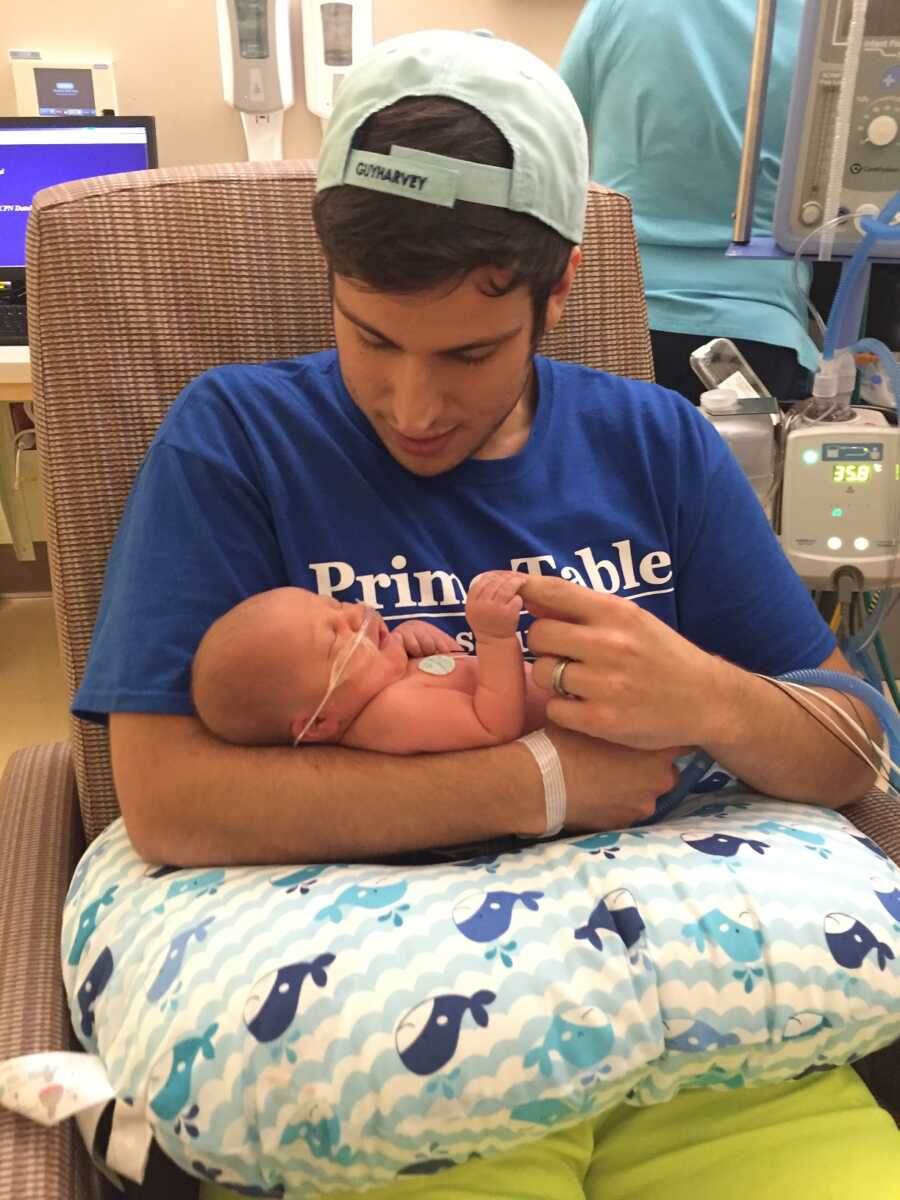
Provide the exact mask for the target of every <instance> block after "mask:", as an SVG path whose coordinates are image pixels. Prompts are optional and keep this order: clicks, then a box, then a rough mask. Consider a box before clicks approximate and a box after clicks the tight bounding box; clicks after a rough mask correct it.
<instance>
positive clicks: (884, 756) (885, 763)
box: [782, 681, 897, 775]
mask: <svg viewBox="0 0 900 1200" xmlns="http://www.w3.org/2000/svg"><path fill="white" fill-rule="evenodd" d="M782 682H785V681H782ZM787 686H788V687H789V688H790V687H798V688H805V686H806V685H805V684H802V683H788V684H787ZM807 690H808V691H809V692H810V693H811V696H810V703H811V704H812V706H813V707H816V703H817V702H818V703H821V704H826V705H827V706H828V707H829V708H832V709H834V711H835V712H837V713H838V714H840V715H841V716H842V717H843V718H844V720H845V721H846V722H847V724H848V725H850V726H851V728H852V729H853V730H854V731H855V732H856V733H858V734H859V735H860V737H862V738H864V739H865V741H866V742H867V743H868V746H869V748H870V749H871V750H872V751H874V753H875V754H876V755H877V756H878V758H879V759H880V760H881V768H878V767H876V765H875V764H874V763H873V762H872V761H871V759H869V758H868V757H867V756H866V754H865V751H864V750H863V749H862V747H861V746H858V745H856V743H852V742H850V741H848V740H847V734H846V732H845V731H843V730H840V731H839V729H838V727H837V725H836V723H835V722H834V720H833V718H832V717H829V715H828V714H827V713H826V712H823V711H822V710H819V712H818V716H820V717H821V718H822V720H823V721H827V722H828V723H829V724H830V725H831V727H832V728H833V729H834V731H835V733H836V734H837V735H838V736H840V737H841V739H842V740H843V741H845V743H846V744H847V745H848V746H850V747H851V748H853V749H855V750H856V751H857V752H858V754H859V756H860V758H863V759H864V760H865V762H866V763H867V764H868V765H869V766H870V767H871V768H872V770H873V771H875V772H876V773H877V774H879V775H881V774H882V772H883V771H884V770H885V769H887V770H890V769H892V768H894V769H896V766H897V764H896V763H895V762H894V760H893V759H892V758H891V756H890V755H889V754H888V753H887V751H886V750H884V749H883V748H882V747H881V746H879V745H878V743H877V742H876V741H875V740H874V739H873V738H871V737H870V736H869V734H868V733H867V732H866V731H865V729H863V728H862V727H861V726H860V725H859V724H858V723H857V722H856V721H854V720H853V718H852V717H851V716H850V714H849V713H846V712H844V710H843V709H842V708H841V706H840V705H839V704H835V702H834V701H833V700H830V699H829V698H828V697H827V696H823V695H822V693H821V692H818V691H816V689H815V688H809V689H807ZM810 711H811V710H810Z"/></svg>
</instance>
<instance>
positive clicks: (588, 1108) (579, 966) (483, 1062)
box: [63, 794, 900, 1198]
mask: <svg viewBox="0 0 900 1200" xmlns="http://www.w3.org/2000/svg"><path fill="white" fill-rule="evenodd" d="M887 802H888V801H886V803H887ZM63 970H64V975H65V981H66V987H67V990H68V995H69V999H70V1005H71V1013H72V1020H73V1023H74V1027H75V1030H76V1032H77V1034H78V1036H79V1038H80V1040H81V1042H82V1044H83V1046H84V1048H85V1050H87V1051H89V1052H90V1053H91V1054H93V1055H98V1056H99V1059H100V1060H101V1061H102V1064H103V1067H104V1068H105V1071H106V1073H107V1075H108V1077H109V1081H110V1084H111V1087H112V1088H113V1090H114V1092H115V1095H116V1096H117V1098H118V1099H119V1101H120V1102H121V1103H123V1104H126V1105H127V1106H128V1107H129V1109H130V1112H131V1115H132V1117H133V1118H135V1119H140V1120H142V1121H144V1122H146V1124H147V1126H148V1127H149V1129H151V1130H152V1133H153V1136H154V1137H155V1138H156V1140H157V1142H158V1143H159V1145H160V1147H161V1148H162V1150H163V1151H164V1152H165V1153H167V1154H168V1155H169V1156H170V1157H171V1158H172V1159H174V1160H175V1161H176V1162H177V1163H178V1164H179V1165H180V1166H182V1167H183V1168H184V1169H185V1170H186V1171H188V1172H190V1173H192V1174H193V1175H195V1176H197V1177H199V1178H203V1179H210V1180H216V1181H218V1182H219V1183H221V1184H223V1185H226V1186H228V1187H230V1188H233V1189H235V1190H237V1191H239V1192H243V1193H244V1194H247V1195H254V1196H272V1197H278V1196H284V1195H285V1194H287V1193H288V1192H290V1193H294V1192H297V1193H300V1194H302V1195H303V1196H304V1197H310V1198H311V1197H314V1196H319V1195H327V1194H328V1193H329V1192H334V1191H338V1190H346V1189H354V1188H359V1189H363V1188H367V1187H372V1186H376V1185H381V1184H385V1183H388V1182H390V1181H391V1180H392V1179H394V1178H396V1177H398V1176H406V1175H421V1174H429V1173H433V1172H437V1171H440V1170H442V1169H444V1168H447V1167H451V1166H453V1165H454V1164H457V1163H461V1162H465V1161H467V1160H468V1159H469V1158H471V1157H472V1156H474V1155H481V1156H486V1155H489V1154H493V1153H497V1152H500V1151H503V1150H507V1149H509V1148H510V1147H511V1146H514V1145H516V1144H517V1143H520V1142H524V1141H528V1140H530V1139H534V1138H538V1137H541V1136H542V1135H543V1134H545V1133H546V1132H547V1130H548V1129H551V1128H554V1127H558V1126H563V1125H567V1124H572V1123H573V1122H576V1121H580V1120H583V1119H585V1118H587V1117H589V1116H591V1115H595V1114H598V1113H600V1112H602V1111H604V1110H605V1109H607V1108H609V1107H610V1106H612V1105H616V1104H620V1103H628V1104H634V1105H645V1104H655V1103H660V1102H663V1101H665V1100H667V1099H669V1098H670V1097H672V1096H673V1095H675V1094H676V1093H677V1092H678V1091H680V1090H682V1089H685V1088H718V1089H729V1088H736V1087H744V1086H751V1087H754V1086H762V1085H765V1084H767V1083H774V1082H779V1081H782V1080H786V1079H796V1078H800V1077H802V1076H804V1075H806V1074H809V1073H811V1072H816V1071H824V1070H827V1069H829V1068H830V1067H832V1066H834V1065H836V1064H839V1063H845V1062H848V1061H851V1060H853V1059H855V1058H857V1057H861V1056H862V1055H864V1054H866V1053H868V1052H870V1051H872V1050H875V1049H877V1048H878V1047H880V1046H883V1045H886V1044H888V1043H890V1042H891V1041H893V1040H894V1039H896V1038H897V1037H898V1036H900V870H898V868H897V867H896V866H895V865H894V864H893V863H892V862H891V861H890V860H889V859H888V858H887V856H886V855H885V854H884V853H883V852H882V851H881V850H880V849H879V848H878V847H877V846H876V845H875V844H874V843H872V842H870V841H868V840H867V839H866V838H865V837H863V836H861V835H860V834H859V833H858V832H857V831H856V830H855V829H854V828H853V826H852V825H850V824H849V822H847V821H846V819H845V818H844V817H842V816H841V815H840V814H839V813H835V812H831V811H828V810H825V809H815V808H806V807H802V808H801V807H799V806H797V805H792V804H786V803H780V802H775V801H770V800H766V799H762V798H759V797H752V796H748V795H741V794H729V795H728V796H727V797H725V798H723V799H722V800H721V801H717V802H711V799H710V797H708V796H705V797H697V798H695V799H692V800H691V801H689V802H688V803H687V805H686V806H685V807H684V809H683V810H682V811H681V812H680V813H679V815H678V816H677V817H676V818H672V819H669V820H668V821H666V822H664V823H662V824H661V825H659V826H655V827H652V828H643V829H631V830H628V831H625V832H621V833H603V834H595V835H591V836H581V837H564V838H561V839H559V840H556V841H553V842H549V843H541V844H539V845H537V846H530V847H522V848H519V849H518V850H517V851H516V852H509V853H502V854H492V853H481V854H477V855H474V856H473V857H472V858H470V859H468V860H465V861H461V862H447V863H441V864H440V865H437V866H422V867H397V866H384V865H381V866H378V865H371V866H367V865H357V866H341V865H328V866H316V865H311V866H303V867H296V868H292V867H283V868H277V867H232V868H227V869H225V868H210V869H183V870H177V869H174V868H170V867H150V866H147V864H145V863H144V862H142V861H141V860H140V859H139V858H138V857H137V856H136V855H135V853H134V851H133V849H132V848H131V845H130V843H129V841H128V838H127V835H126V833H125V829H124V826H123V824H122V822H121V821H118V822H116V823H115V824H113V825H112V826H110V827H109V828H108V829H107V830H106V831H105V832H104V833H103V834H102V835H101V836H100V837H99V838H98V839H97V840H96V841H95V842H94V843H93V845H92V846H91V847H90V848H89V849H88V851H87V853H86V854H85V856H84V858H83V859H82V862H81V864H80V865H79V867H78V870H77V871H76V874H75V877H74V878H73V881H72V885H71V888H70V891H69V895H68V897H67V902H66V908H65V917H64V928H63Z"/></svg>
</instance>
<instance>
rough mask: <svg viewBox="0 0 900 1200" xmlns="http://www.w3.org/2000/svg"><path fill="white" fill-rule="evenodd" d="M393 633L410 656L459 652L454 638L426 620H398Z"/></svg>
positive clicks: (425, 656) (417, 656) (422, 656)
mask: <svg viewBox="0 0 900 1200" xmlns="http://www.w3.org/2000/svg"><path fill="white" fill-rule="evenodd" d="M394 633H395V634H396V635H397V637H399V638H400V640H401V641H402V642H403V649H404V650H405V651H406V653H407V654H408V655H409V657H410V658H427V657H428V655H429V654H458V653H459V646H458V645H457V644H456V639H455V638H452V637H451V636H450V634H449V633H444V631H443V629H440V628H439V627H438V626H437V625H432V624H430V623H429V622H428V621H400V622H398V624H397V628H396V629H395V630H394Z"/></svg>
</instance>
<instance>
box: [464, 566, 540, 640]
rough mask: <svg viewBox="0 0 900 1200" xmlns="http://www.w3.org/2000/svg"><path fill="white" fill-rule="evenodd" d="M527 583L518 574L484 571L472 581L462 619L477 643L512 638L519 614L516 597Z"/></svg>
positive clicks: (525, 577)
mask: <svg viewBox="0 0 900 1200" xmlns="http://www.w3.org/2000/svg"><path fill="white" fill-rule="evenodd" d="M527 580H528V576H527V575H523V574H522V572H521V571H485V572H484V574H483V575H478V576H476V578H475V579H473V580H472V583H471V585H470V587H469V595H468V597H467V599H466V619H467V620H468V622H469V628H470V629H471V630H472V632H473V633H474V634H475V637H476V639H477V640H478V641H482V640H484V639H488V638H509V637H515V635H516V630H517V629H518V628H519V615H520V613H521V612H522V597H521V596H520V594H519V593H520V592H521V591H522V588H523V587H524V586H525V584H526V582H527Z"/></svg>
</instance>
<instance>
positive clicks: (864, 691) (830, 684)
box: [635, 635, 900, 825]
mask: <svg viewBox="0 0 900 1200" xmlns="http://www.w3.org/2000/svg"><path fill="white" fill-rule="evenodd" d="M876 638H877V639H878V640H880V639H879V638H878V635H876ZM854 657H856V658H857V659H863V660H865V655H864V654H862V653H860V652H859V651H857V652H856V653H855V655H854ZM883 665H884V664H882V666H883ZM866 666H867V667H868V670H867V671H866V674H869V673H870V672H871V671H872V664H871V663H870V662H867V663H866ZM773 678H775V679H777V680H781V681H783V682H784V683H805V684H807V685H809V686H811V687H827V688H831V689H832V690H833V691H836V692H845V693H847V694H848V695H851V696H855V697H856V698H857V699H858V700H862V701H863V703H864V704H867V705H868V706H869V708H871V709H872V711H873V712H874V713H875V715H876V716H877V717H878V720H879V721H880V722H881V726H882V728H883V729H884V732H885V733H886V735H887V739H888V745H889V746H890V752H891V758H892V759H894V761H895V762H900V714H898V712H896V711H894V709H892V708H891V706H890V705H889V704H888V702H887V700H885V698H884V696H883V695H882V694H881V692H880V690H878V688H877V687H874V686H873V685H872V684H870V683H866V682H865V681H864V680H862V679H857V677H856V676H855V675H846V674H844V672H843V671H822V670H819V669H815V670H804V671H789V672H788V673H787V674H786V675H776V676H774V677H773ZM889 686H890V685H889ZM895 687H896V685H895ZM893 690H894V689H892V691H893ZM895 703H896V700H895ZM898 708H900V704H898ZM714 761H715V760H714V759H713V758H712V756H711V755H709V754H707V753H706V751H705V750H699V751H698V752H697V753H696V754H695V755H694V756H693V757H692V758H691V759H690V761H689V762H688V763H687V765H686V766H685V767H684V769H683V770H682V772H681V775H680V777H679V779H678V782H677V783H676V784H675V786H674V787H673V788H672V789H671V791H668V792H665V793H663V795H662V796H659V797H658V798H657V801H656V811H655V812H654V814H653V816H652V817H650V818H649V819H648V820H647V821H641V822H636V823H635V824H641V825H655V824H656V823H657V822H658V821H662V820H663V819H664V818H665V817H668V816H669V815H670V814H671V813H672V812H674V810H675V809H676V808H678V806H679V805H680V804H681V803H682V801H683V800H685V799H686V798H687V797H688V796H689V795H690V794H691V791H692V790H693V788H694V787H695V786H696V785H697V784H698V783H699V782H700V780H701V779H702V778H703V776H704V775H705V774H706V773H707V771H708V770H709V768H710V767H711V766H712V765H713V762H714ZM891 783H892V784H893V785H894V786H895V787H897V786H898V785H900V776H898V774H897V772H896V771H893V772H891Z"/></svg>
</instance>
